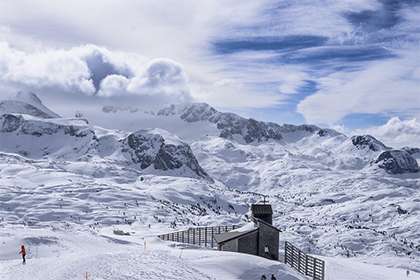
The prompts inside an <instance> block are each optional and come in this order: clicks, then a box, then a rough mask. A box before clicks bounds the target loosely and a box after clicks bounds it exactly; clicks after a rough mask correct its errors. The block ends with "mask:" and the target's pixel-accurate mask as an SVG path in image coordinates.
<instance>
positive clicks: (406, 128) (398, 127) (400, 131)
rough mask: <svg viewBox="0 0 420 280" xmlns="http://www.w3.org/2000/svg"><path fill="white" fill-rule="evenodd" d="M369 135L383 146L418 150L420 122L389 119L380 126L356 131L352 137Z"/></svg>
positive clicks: (419, 144)
mask: <svg viewBox="0 0 420 280" xmlns="http://www.w3.org/2000/svg"><path fill="white" fill-rule="evenodd" d="M363 134H370V135H372V136H374V137H375V138H377V139H379V140H380V141H381V142H383V143H384V144H385V145H388V146H391V147H393V148H396V149H399V148H402V147H405V146H408V147H415V148H420V121H418V120H416V119H412V120H400V119H399V118H398V117H393V118H391V119H390V120H389V121H388V122H387V123H386V124H384V125H382V126H376V127H370V128H367V129H357V130H355V131H353V135H363Z"/></svg>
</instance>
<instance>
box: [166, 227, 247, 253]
mask: <svg viewBox="0 0 420 280" xmlns="http://www.w3.org/2000/svg"><path fill="white" fill-rule="evenodd" d="M239 227H240V226H238V225H231V226H217V227H198V228H190V229H188V230H184V231H177V232H171V233H166V234H161V235H158V237H159V238H160V239H162V240H165V241H174V242H181V243H187V244H194V245H198V246H203V247H211V248H213V247H217V244H216V242H215V240H214V238H213V237H214V236H215V235H216V234H219V233H224V232H228V231H231V230H234V229H236V228H239Z"/></svg>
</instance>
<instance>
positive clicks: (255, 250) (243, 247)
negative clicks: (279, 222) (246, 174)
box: [214, 204, 280, 260]
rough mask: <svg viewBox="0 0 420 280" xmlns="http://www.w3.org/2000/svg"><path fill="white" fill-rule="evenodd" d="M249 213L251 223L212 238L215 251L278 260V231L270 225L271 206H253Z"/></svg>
mask: <svg viewBox="0 0 420 280" xmlns="http://www.w3.org/2000/svg"><path fill="white" fill-rule="evenodd" d="M251 211H252V222H251V223H249V224H247V225H245V226H243V227H241V228H238V229H235V230H232V231H229V232H226V233H221V234H218V235H215V236H214V239H215V240H216V243H217V249H218V250H221V251H231V252H239V253H246V254H252V255H256V256H260V257H264V258H267V259H272V260H278V258H279V236H280V230H279V229H278V228H276V227H274V226H273V225H272V221H273V210H272V208H271V205H269V204H253V205H252V207H251Z"/></svg>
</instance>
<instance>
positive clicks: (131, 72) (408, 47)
mask: <svg viewBox="0 0 420 280" xmlns="http://www.w3.org/2000/svg"><path fill="white" fill-rule="evenodd" d="M17 91H33V92H35V93H36V94H37V95H38V96H39V97H40V98H41V99H42V100H43V102H44V104H45V105H46V106H47V107H49V108H50V109H52V110H53V111H55V112H57V113H58V114H60V115H61V116H64V117H65V116H73V115H74V111H75V108H84V110H88V108H90V107H91V108H96V107H102V106H104V105H109V104H118V105H124V106H132V107H139V108H148V109H150V110H156V111H157V110H159V109H162V108H163V107H165V106H167V105H170V104H174V103H183V102H206V103H208V104H210V105H211V106H213V107H215V108H216V109H218V110H220V111H223V112H234V113H237V114H240V115H241V116H244V117H250V118H254V119H257V120H263V121H272V122H276V123H280V124H282V123H291V124H303V123H308V124H315V125H319V126H321V127H330V128H334V129H336V130H338V131H340V132H343V133H345V134H347V135H351V134H354V133H358V134H372V135H373V136H375V137H377V138H378V139H380V140H381V141H383V142H384V143H385V144H387V145H391V146H397V147H402V146H406V145H411V146H417V147H418V146H420V145H415V144H416V143H420V1H419V0H407V1H391V0H390V1H386V0H383V1H373V0H369V1H368V0H342V1H335V0H334V1H333V0H324V1H305V0H302V1H289V0H283V1H278V0H277V1H275V0H261V1H251V0H243V1H231V0H214V1H194V0H176V1H163V0H142V1H134V0H105V1H104V0H71V1H70V0H60V1H53V0H42V1H41V0H14V1H9V0H0V94H1V99H6V98H8V97H9V96H11V95H12V94H14V93H16V92H17Z"/></svg>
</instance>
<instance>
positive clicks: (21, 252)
mask: <svg viewBox="0 0 420 280" xmlns="http://www.w3.org/2000/svg"><path fill="white" fill-rule="evenodd" d="M21 249H22V250H21V251H20V252H19V254H22V258H23V263H25V262H26V260H25V256H26V251H25V246H23V245H22V247H21Z"/></svg>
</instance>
